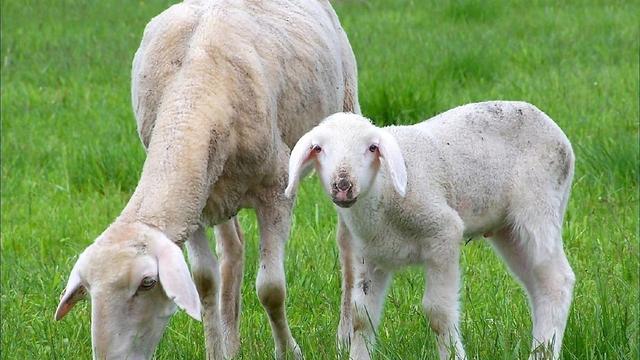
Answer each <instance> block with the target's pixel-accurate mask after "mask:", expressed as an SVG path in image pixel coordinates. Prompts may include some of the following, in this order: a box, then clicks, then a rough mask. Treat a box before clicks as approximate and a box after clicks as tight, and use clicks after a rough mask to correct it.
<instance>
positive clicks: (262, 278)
mask: <svg viewBox="0 0 640 360" xmlns="http://www.w3.org/2000/svg"><path fill="white" fill-rule="evenodd" d="M132 98H133V108H134V112H135V116H136V120H137V125H138V134H139V136H140V139H141V141H142V143H143V144H144V146H145V148H146V150H147V159H146V161H145V163H144V167H143V170H142V174H141V177H140V181H139V183H138V185H137V187H136V189H135V192H134V194H133V195H132V197H131V199H130V200H129V202H128V204H127V205H126V207H125V208H124V210H123V211H122V213H121V215H120V216H119V217H118V218H117V219H116V220H115V222H114V223H113V224H111V225H110V226H109V227H108V228H107V229H106V230H105V231H104V232H103V233H102V234H101V235H100V236H99V237H98V238H97V240H96V241H95V242H94V243H93V244H92V245H90V246H89V247H87V248H86V249H85V250H84V252H83V253H82V254H81V255H80V257H79V258H78V260H77V262H76V264H75V265H74V267H73V269H72V270H71V274H70V276H69V280H68V283H67V286H66V290H65V291H64V293H63V295H62V298H61V300H60V304H59V306H58V309H57V311H56V315H55V318H56V319H61V318H62V317H64V316H65V314H67V313H68V312H69V311H70V310H71V308H72V307H73V306H74V304H75V303H76V302H77V301H78V300H79V299H81V298H83V297H84V296H85V295H89V296H90V298H91V302H92V312H91V323H92V343H93V353H94V358H99V359H125V358H127V359H149V358H151V357H152V355H153V352H154V349H155V348H156V346H157V344H158V342H159V341H160V338H161V336H162V333H163V331H164V328H165V327H166V324H167V322H168V319H169V318H170V316H171V315H172V314H173V313H174V312H175V311H176V306H177V307H179V308H181V309H183V310H185V311H186V312H187V313H188V314H189V315H190V316H192V317H193V318H195V319H200V317H201V315H202V320H203V322H204V330H205V340H206V352H207V357H208V358H209V359H221V358H223V356H226V357H233V356H234V355H235V354H236V352H237V351H238V348H239V345H240V342H239V331H238V323H239V316H240V288H241V282H242V276H243V261H244V244H243V242H244V240H243V236H242V233H241V229H240V226H239V224H238V220H237V217H236V214H237V212H238V211H239V209H241V208H253V209H255V210H256V213H257V218H258V222H259V227H260V235H261V237H260V249H261V251H260V264H259V270H258V275H257V280H256V289H257V293H258V297H259V299H260V302H261V303H262V305H263V307H264V308H265V310H266V313H267V315H268V317H269V320H270V323H271V328H272V331H273V337H274V341H275V353H276V357H277V358H283V357H284V356H286V354H287V353H293V354H294V355H295V357H296V358H301V357H302V353H301V350H300V348H299V347H298V345H297V343H296V341H295V340H294V338H293V337H292V335H291V331H290V329H289V325H288V323H287V318H286V313H285V297H286V292H285V273H284V264H283V259H284V254H283V253H284V247H285V242H286V240H287V238H288V233H289V227H290V215H291V209H292V204H293V201H292V200H291V199H288V198H286V197H284V196H283V190H284V188H285V186H286V181H287V166H288V159H289V153H290V148H291V147H292V146H293V145H294V144H295V143H296V141H297V139H298V138H299V137H300V136H301V135H302V134H304V133H305V132H306V131H307V130H309V129H310V128H312V127H313V126H314V125H315V124H317V123H318V122H319V121H320V120H321V119H322V118H324V117H326V116H327V115H329V114H332V113H335V112H337V111H351V112H359V111H360V108H359V105H358V97H357V79H356V63H355V59H354V55H353V52H352V50H351V47H350V45H349V42H348V39H347V37H346V35H345V33H344V31H343V29H342V28H341V26H340V23H339V21H338V19H337V16H336V14H335V12H334V10H333V9H332V7H331V5H330V4H329V2H328V1H326V0H322V1H293V0H291V1H288V0H287V1H285V0H279V1H264V2H262V1H236V0H218V1H204V0H193V1H185V2H183V3H180V4H177V5H174V6H172V7H170V8H169V9H167V10H166V11H164V12H163V13H161V14H160V15H159V16H157V17H155V18H154V19H152V21H151V22H150V23H149V24H148V25H147V27H146V29H145V32H144V36H143V39H142V42H141V44H140V48H139V49H138V51H137V52H136V55H135V57H134V60H133V69H132ZM207 226H215V234H216V239H217V242H218V252H219V254H220V256H221V264H220V269H218V263H217V261H216V259H215V258H214V257H213V256H212V253H211V250H210V249H209V246H208V242H207V237H206V235H205V230H206V227H207ZM184 243H186V248H187V250H188V255H189V261H190V263H191V270H192V272H193V280H192V278H191V276H190V274H189V270H188V268H187V264H186V262H185V260H184V258H183V255H182V252H181V251H180V248H181V245H182V244H184ZM220 278H221V279H220ZM220 283H221V284H220ZM219 302H220V307H219Z"/></svg>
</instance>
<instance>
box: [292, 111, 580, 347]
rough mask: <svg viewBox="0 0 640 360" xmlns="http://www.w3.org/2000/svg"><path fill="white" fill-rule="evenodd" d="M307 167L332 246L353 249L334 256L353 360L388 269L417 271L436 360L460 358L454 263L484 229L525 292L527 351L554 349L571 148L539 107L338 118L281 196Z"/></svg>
mask: <svg viewBox="0 0 640 360" xmlns="http://www.w3.org/2000/svg"><path fill="white" fill-rule="evenodd" d="M405 164H406V165H405ZM311 165H315V167H316V170H317V173H318V175H319V177H320V179H321V182H322V184H323V186H324V188H325V191H326V193H327V194H328V195H329V197H330V198H331V199H332V201H333V202H334V203H335V204H336V205H337V210H338V215H339V220H340V221H339V228H338V242H339V243H340V244H341V250H344V249H348V248H349V246H348V245H349V244H352V248H353V253H342V254H341V261H342V267H343V301H342V309H341V310H342V311H341V319H340V328H339V330H338V337H339V340H340V341H341V342H342V343H343V344H347V345H348V344H349V343H350V346H351V358H352V359H368V358H369V357H370V354H369V349H370V345H371V344H372V343H373V342H374V331H375V329H376V326H377V324H378V323H379V320H380V314H381V311H382V307H383V303H384V297H385V292H386V289H387V285H388V283H389V279H390V278H391V274H392V272H393V271H394V270H395V269H398V268H400V267H403V266H407V265H422V266H424V268H425V270H426V271H425V273H426V283H427V284H426V291H425V293H424V298H423V301H422V304H423V307H424V311H425V312H426V314H427V316H428V318H429V320H430V326H431V328H432V329H433V331H435V333H436V334H437V339H438V348H439V353H440V358H441V359H448V358H449V357H450V355H451V354H450V352H451V351H455V355H456V356H457V358H460V359H464V358H465V352H464V349H463V346H462V342H461V339H460V331H459V303H458V302H459V301H458V297H459V296H458V291H459V288H460V269H459V264H458V259H459V254H460V245H461V241H462V239H463V238H469V237H473V236H478V235H485V237H491V240H490V241H491V243H492V245H493V246H494V248H495V249H496V250H497V252H498V253H499V254H500V255H501V256H502V257H503V258H504V259H505V261H506V262H507V264H508V265H509V268H510V269H511V271H512V272H513V273H514V274H515V276H516V277H517V278H518V279H519V280H520V281H521V282H522V283H523V285H524V287H525V288H526V290H527V292H528V294H529V300H530V304H531V308H532V313H533V316H532V317H533V339H534V340H533V348H534V351H533V353H532V358H538V357H547V356H548V357H550V356H551V354H552V356H553V357H554V358H557V357H558V356H559V353H560V348H561V343H562V336H563V333H564V329H565V324H566V320H567V314H568V311H569V307H570V304H571V296H572V291H573V284H574V274H573V272H572V270H571V267H570V266H569V263H568V261H567V258H566V256H565V254H564V250H563V247H562V231H561V229H562V221H563V215H564V212H565V209H566V206H567V201H568V199H569V191H570V187H571V180H572V177H573V171H574V155H573V151H572V149H571V144H570V143H569V140H568V139H567V137H566V136H565V135H564V133H563V132H562V130H560V128H559V127H558V126H557V125H556V124H555V123H554V122H553V121H552V120H551V119H550V118H549V117H548V116H547V115H545V114H544V113H543V112H541V111H540V110H539V109H537V108H536V107H534V106H532V105H530V104H527V103H523V102H484V103H477V104H469V105H465V106H461V107H458V108H455V109H452V110H450V111H447V112H445V113H443V114H440V115H438V116H436V117H434V118H432V119H430V120H428V121H426V122H423V123H420V124H417V125H413V126H391V127H386V128H378V127H376V126H374V125H372V124H371V123H370V122H369V121H368V120H367V119H365V118H363V117H362V116H359V115H354V114H345V113H340V114H335V115H332V116H330V117H329V118H327V119H326V120H324V121H323V122H322V123H321V124H320V125H318V126H317V127H315V128H314V129H313V130H311V131H310V132H308V133H307V134H305V135H304V136H303V137H302V138H300V140H299V141H298V143H297V144H296V146H295V148H294V149H293V151H292V155H291V159H290V162H289V174H290V178H289V184H288V187H287V189H286V193H285V194H286V195H287V196H291V195H292V193H293V192H294V190H295V188H296V187H297V184H298V181H299V177H300V174H301V171H303V169H305V168H306V167H308V166H311ZM345 244H346V246H345ZM354 277H355V279H354ZM368 346H369V349H368Z"/></svg>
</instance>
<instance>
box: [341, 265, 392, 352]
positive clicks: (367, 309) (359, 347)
mask: <svg viewBox="0 0 640 360" xmlns="http://www.w3.org/2000/svg"><path fill="white" fill-rule="evenodd" d="M357 259H358V261H361V262H360V263H359V264H358V265H357V268H358V270H359V271H358V273H357V274H356V275H357V280H356V286H355V288H354V289H353V292H352V294H353V295H352V296H353V303H352V306H353V308H352V310H351V311H352V316H353V337H352V339H351V352H350V359H352V360H365V359H370V358H371V353H372V352H373V347H374V345H375V332H376V329H377V328H378V324H379V323H380V316H381V314H382V307H383V305H384V298H385V295H386V293H387V287H388V286H389V279H391V273H390V272H388V271H385V270H383V269H380V268H377V267H375V265H374V264H371V263H368V262H367V261H366V260H364V258H362V257H358V258H357ZM362 262H364V264H363V263H362ZM360 270H362V271H360Z"/></svg>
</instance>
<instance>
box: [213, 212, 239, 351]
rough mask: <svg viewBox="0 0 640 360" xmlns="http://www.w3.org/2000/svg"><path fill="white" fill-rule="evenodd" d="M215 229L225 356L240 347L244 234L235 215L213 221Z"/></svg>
mask: <svg viewBox="0 0 640 360" xmlns="http://www.w3.org/2000/svg"><path fill="white" fill-rule="evenodd" d="M215 233H216V240H217V243H218V257H219V258H220V275H221V277H222V291H221V292H220V305H221V308H220V313H221V316H222V331H223V334H224V345H225V349H226V355H227V357H234V356H235V355H236V353H237V352H238V350H239V348H240V329H239V322H240V305H241V299H242V294H241V292H240V291H241V288H242V274H243V272H244V238H243V236H242V231H241V230H240V224H239V223H238V218H237V217H234V218H233V219H231V220H229V221H227V222H225V223H222V224H220V225H216V227H215Z"/></svg>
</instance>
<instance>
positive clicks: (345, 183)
mask: <svg viewBox="0 0 640 360" xmlns="http://www.w3.org/2000/svg"><path fill="white" fill-rule="evenodd" d="M336 187H337V188H338V190H340V191H347V190H349V189H351V182H350V181H349V180H347V179H346V178H340V181H338V184H336Z"/></svg>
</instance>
